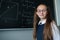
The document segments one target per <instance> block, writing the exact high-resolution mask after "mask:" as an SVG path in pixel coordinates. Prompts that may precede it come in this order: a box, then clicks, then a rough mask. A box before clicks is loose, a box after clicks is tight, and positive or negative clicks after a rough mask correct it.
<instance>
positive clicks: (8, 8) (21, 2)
mask: <svg viewBox="0 0 60 40" xmlns="http://www.w3.org/2000/svg"><path fill="white" fill-rule="evenodd" d="M41 2H45V3H47V4H48V5H49V7H50V8H51V15H52V17H53V19H55V18H54V17H55V16H54V4H53V0H0V28H32V27H33V15H34V9H35V7H36V6H37V5H38V4H39V3H41Z"/></svg>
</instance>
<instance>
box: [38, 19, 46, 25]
mask: <svg viewBox="0 0 60 40" xmlns="http://www.w3.org/2000/svg"><path fill="white" fill-rule="evenodd" d="M40 23H41V24H45V23H46V19H44V20H40V21H39V22H38V25H39V24H40Z"/></svg>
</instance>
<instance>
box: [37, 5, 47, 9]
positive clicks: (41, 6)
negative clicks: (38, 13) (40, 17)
mask: <svg viewBox="0 0 60 40" xmlns="http://www.w3.org/2000/svg"><path fill="white" fill-rule="evenodd" d="M38 9H47V6H46V5H39V6H38V7H37V10H38Z"/></svg>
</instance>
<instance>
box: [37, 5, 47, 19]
mask: <svg viewBox="0 0 60 40" xmlns="http://www.w3.org/2000/svg"><path fill="white" fill-rule="evenodd" d="M36 14H37V15H38V17H39V18H40V19H45V18H46V15H47V14H48V13H47V7H46V6H45V5H39V6H38V7H37V12H36Z"/></svg>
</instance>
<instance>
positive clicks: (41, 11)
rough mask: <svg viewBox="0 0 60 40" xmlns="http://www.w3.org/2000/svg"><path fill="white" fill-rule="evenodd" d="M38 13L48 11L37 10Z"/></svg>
mask: <svg viewBox="0 0 60 40" xmlns="http://www.w3.org/2000/svg"><path fill="white" fill-rule="evenodd" d="M37 12H39V13H41V12H47V10H37Z"/></svg>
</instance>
